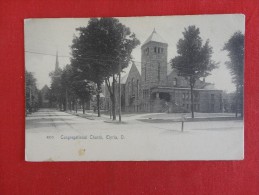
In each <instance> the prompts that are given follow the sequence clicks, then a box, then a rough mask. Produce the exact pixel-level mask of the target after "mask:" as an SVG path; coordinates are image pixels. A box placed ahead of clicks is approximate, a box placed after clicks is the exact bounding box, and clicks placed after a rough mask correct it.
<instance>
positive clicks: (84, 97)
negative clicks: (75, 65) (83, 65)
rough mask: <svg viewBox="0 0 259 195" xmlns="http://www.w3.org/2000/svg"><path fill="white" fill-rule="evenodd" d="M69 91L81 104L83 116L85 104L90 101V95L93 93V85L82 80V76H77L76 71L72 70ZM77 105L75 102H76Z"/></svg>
mask: <svg viewBox="0 0 259 195" xmlns="http://www.w3.org/2000/svg"><path fill="white" fill-rule="evenodd" d="M70 82H71V90H72V91H73V93H74V94H75V95H76V97H78V98H79V99H80V100H81V102H82V107H83V114H85V103H86V102H87V101H90V99H91V97H92V94H93V93H94V91H95V86H94V83H93V82H91V81H89V80H86V79H84V75H83V74H80V73H79V74H78V72H77V71H76V70H74V69H73V73H72V75H71V80H70ZM76 104H77V102H76Z"/></svg>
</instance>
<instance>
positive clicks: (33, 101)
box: [25, 70, 40, 113]
mask: <svg viewBox="0 0 259 195" xmlns="http://www.w3.org/2000/svg"><path fill="white" fill-rule="evenodd" d="M25 94H26V102H25V105H26V112H29V113H31V112H35V111H37V110H38V108H39V103H40V99H39V90H38V89H37V85H36V79H35V77H34V76H33V73H32V72H28V71H27V70H25Z"/></svg>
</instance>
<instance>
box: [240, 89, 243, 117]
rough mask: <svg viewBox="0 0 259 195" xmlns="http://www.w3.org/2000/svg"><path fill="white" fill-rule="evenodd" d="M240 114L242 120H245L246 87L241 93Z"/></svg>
mask: <svg viewBox="0 0 259 195" xmlns="http://www.w3.org/2000/svg"><path fill="white" fill-rule="evenodd" d="M240 114H241V118H243V117H244V87H242V88H241V91H240Z"/></svg>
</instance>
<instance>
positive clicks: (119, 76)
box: [119, 63, 121, 122]
mask: <svg viewBox="0 0 259 195" xmlns="http://www.w3.org/2000/svg"><path fill="white" fill-rule="evenodd" d="M119 122H121V63H119Z"/></svg>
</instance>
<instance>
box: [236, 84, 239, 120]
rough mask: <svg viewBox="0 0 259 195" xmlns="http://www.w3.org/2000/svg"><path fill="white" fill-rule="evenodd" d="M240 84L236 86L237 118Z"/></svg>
mask: <svg viewBox="0 0 259 195" xmlns="http://www.w3.org/2000/svg"><path fill="white" fill-rule="evenodd" d="M238 98H239V97H238V86H236V118H237V116H238Z"/></svg>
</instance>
